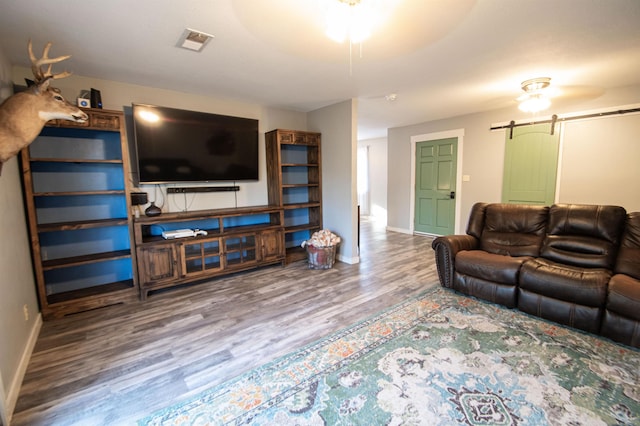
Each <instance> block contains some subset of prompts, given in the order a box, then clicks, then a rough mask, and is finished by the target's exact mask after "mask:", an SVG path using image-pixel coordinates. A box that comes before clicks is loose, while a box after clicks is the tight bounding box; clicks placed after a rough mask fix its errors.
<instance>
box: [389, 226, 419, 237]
mask: <svg viewBox="0 0 640 426" xmlns="http://www.w3.org/2000/svg"><path fill="white" fill-rule="evenodd" d="M387 231H392V232H400V233H401V234H409V235H412V234H413V233H412V232H411V231H410V230H408V229H404V228H394V227H393V226H387Z"/></svg>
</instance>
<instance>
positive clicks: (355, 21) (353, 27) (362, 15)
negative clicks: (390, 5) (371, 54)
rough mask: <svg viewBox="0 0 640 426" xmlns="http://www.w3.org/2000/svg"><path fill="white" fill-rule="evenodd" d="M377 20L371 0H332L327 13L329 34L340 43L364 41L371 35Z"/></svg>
mask: <svg viewBox="0 0 640 426" xmlns="http://www.w3.org/2000/svg"><path fill="white" fill-rule="evenodd" d="M375 20H376V16H375V8H374V7H373V4H372V1H371V0H332V3H331V4H330V5H329V11H328V15H327V31H326V33H327V36H328V37H329V38H330V39H331V40H334V41H337V42H338V43H342V42H344V41H345V40H349V41H350V42H351V43H362V42H363V41H365V40H366V39H367V38H369V37H370V36H371V30H372V27H373V24H374V22H375Z"/></svg>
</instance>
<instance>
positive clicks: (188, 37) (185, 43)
mask: <svg viewBox="0 0 640 426" xmlns="http://www.w3.org/2000/svg"><path fill="white" fill-rule="evenodd" d="M212 38H213V36H212V35H211V34H207V33H203V32H202V31H197V30H192V29H189V28H187V29H186V30H184V32H183V33H182V36H181V37H180V39H179V40H178V47H182V48H183V49H188V50H193V51H195V52H200V51H201V50H202V48H204V46H206V44H207V43H209V41H210V40H211V39H212Z"/></svg>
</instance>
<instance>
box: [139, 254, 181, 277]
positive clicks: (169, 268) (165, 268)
mask: <svg viewBox="0 0 640 426" xmlns="http://www.w3.org/2000/svg"><path fill="white" fill-rule="evenodd" d="M177 259H178V258H177V256H176V248H175V247H174V246H173V245H161V246H150V247H141V248H139V249H138V264H139V265H140V268H139V269H140V270H139V277H140V283H141V284H142V285H145V284H147V283H153V282H159V281H167V280H168V281H171V280H175V279H177V278H178V277H179V273H178V271H179V269H178V260H177Z"/></svg>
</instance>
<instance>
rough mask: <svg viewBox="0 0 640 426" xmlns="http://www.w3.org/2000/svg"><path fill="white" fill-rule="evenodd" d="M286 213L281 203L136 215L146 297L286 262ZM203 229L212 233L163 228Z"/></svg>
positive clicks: (139, 264)
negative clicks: (180, 234) (176, 233)
mask: <svg viewBox="0 0 640 426" xmlns="http://www.w3.org/2000/svg"><path fill="white" fill-rule="evenodd" d="M283 222H284V213H283V210H282V208H281V207H279V206H254V207H240V208H232V209H214V210H198V211H193V212H180V213H163V214H162V215H160V216H156V217H139V218H136V219H134V235H135V245H136V252H137V259H138V276H139V278H140V295H141V298H142V299H143V300H144V299H146V298H147V296H148V294H149V293H150V292H152V291H155V290H160V289H165V288H170V287H174V286H178V285H181V284H185V283H190V282H196V281H203V280H206V279H209V278H213V277H216V276H221V275H225V274H230V273H234V272H238V271H243V270H247V269H253V268H257V267H260V266H264V265H269V264H274V263H282V264H284V260H285V251H284V231H283ZM176 229H200V230H204V231H206V232H207V235H198V236H195V237H185V238H177V239H168V240H166V239H164V238H163V237H162V232H163V231H171V230H176Z"/></svg>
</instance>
